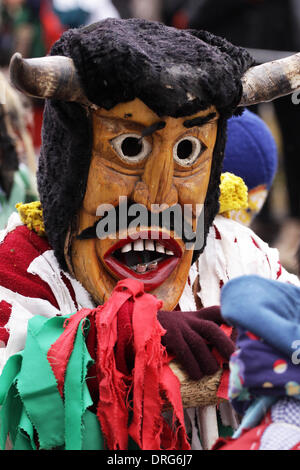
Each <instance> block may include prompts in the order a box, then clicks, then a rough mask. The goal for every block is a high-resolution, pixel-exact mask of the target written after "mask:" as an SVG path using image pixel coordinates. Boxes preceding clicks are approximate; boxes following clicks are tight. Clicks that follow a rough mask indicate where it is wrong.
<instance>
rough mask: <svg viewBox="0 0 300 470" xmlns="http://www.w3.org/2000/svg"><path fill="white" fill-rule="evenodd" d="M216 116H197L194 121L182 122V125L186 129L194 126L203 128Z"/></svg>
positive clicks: (214, 114) (213, 114) (212, 114)
mask: <svg viewBox="0 0 300 470" xmlns="http://www.w3.org/2000/svg"><path fill="white" fill-rule="evenodd" d="M216 115H217V114H216V113H210V114H207V116H199V117H196V118H194V119H188V120H187V121H184V123H183V125H184V127H187V128H188V129H189V128H190V127H194V126H204V124H207V123H208V122H209V121H211V120H212V119H213V118H215V117H216Z"/></svg>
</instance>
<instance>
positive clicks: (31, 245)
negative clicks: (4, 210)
mask: <svg viewBox="0 0 300 470" xmlns="http://www.w3.org/2000/svg"><path fill="white" fill-rule="evenodd" d="M49 250H51V247H50V245H49V243H48V240H47V238H46V237H40V236H38V235H37V234H36V233H35V232H34V231H32V230H29V229H28V228H27V227H26V226H25V225H23V224H21V222H20V223H19V220H18V215H17V214H14V215H13V217H12V218H10V225H9V226H8V228H7V229H6V230H5V231H2V233H1V243H0V286H1V287H2V288H3V287H4V288H5V289H8V290H11V291H12V292H17V293H18V294H20V295H23V296H26V297H35V298H37V297H39V298H41V299H45V300H47V301H49V302H50V303H51V304H52V305H54V306H55V307H56V308H58V304H57V302H56V299H55V297H54V295H53V293H52V291H51V289H50V288H49V285H47V284H46V283H45V282H44V281H43V280H42V279H41V278H40V276H37V275H35V274H34V273H33V272H31V269H30V266H31V264H32V263H33V262H34V260H36V259H37V258H39V257H40V256H42V255H43V254H44V253H45V252H46V251H49Z"/></svg>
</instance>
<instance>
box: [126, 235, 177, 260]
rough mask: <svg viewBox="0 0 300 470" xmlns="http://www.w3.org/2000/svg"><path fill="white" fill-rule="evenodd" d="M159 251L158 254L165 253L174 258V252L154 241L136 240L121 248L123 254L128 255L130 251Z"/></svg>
mask: <svg viewBox="0 0 300 470" xmlns="http://www.w3.org/2000/svg"><path fill="white" fill-rule="evenodd" d="M131 250H134V251H144V250H147V251H157V252H158V253H165V254H166V255H170V256H173V255H174V252H173V251H172V250H166V249H165V247H164V246H163V245H161V244H160V243H159V242H154V241H153V240H145V241H144V240H141V239H139V240H136V241H135V242H134V243H127V245H124V246H123V247H122V248H121V253H128V251H131Z"/></svg>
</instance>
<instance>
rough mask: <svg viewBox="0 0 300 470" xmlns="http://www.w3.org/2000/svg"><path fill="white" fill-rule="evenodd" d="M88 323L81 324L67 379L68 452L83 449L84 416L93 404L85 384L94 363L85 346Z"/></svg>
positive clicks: (66, 440) (66, 437) (66, 431)
mask: <svg viewBox="0 0 300 470" xmlns="http://www.w3.org/2000/svg"><path fill="white" fill-rule="evenodd" d="M87 323H88V320H82V321H81V322H80V324H79V327H78V330H77V334H76V338H75V341H74V347H73V351H72V354H71V357H70V360H69V363H68V367H67V371H66V377H65V386H64V396H65V448H66V450H81V449H82V431H83V423H82V420H83V415H84V412H85V410H86V409H87V408H88V407H89V406H91V405H92V404H93V402H92V400H91V397H90V394H89V393H86V389H87V388H88V387H87V385H86V382H85V378H86V374H87V370H88V367H89V366H90V365H92V363H93V361H92V358H91V356H90V355H89V353H88V350H87V347H86V344H85V337H84V325H86V324H87Z"/></svg>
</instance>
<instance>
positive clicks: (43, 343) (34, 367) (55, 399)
mask: <svg viewBox="0 0 300 470" xmlns="http://www.w3.org/2000/svg"><path fill="white" fill-rule="evenodd" d="M61 318H62V317H54V318H53V319H50V320H47V319H44V318H43V317H39V316H35V317H33V318H32V319H31V320H30V321H29V323H28V332H27V341H26V347H25V349H24V351H23V361H22V368H21V372H20V374H19V376H18V381H17V389H18V391H19V394H20V397H21V399H22V402H23V404H24V407H25V409H26V412H27V414H28V416H29V419H30V421H31V422H32V424H33V426H34V428H35V429H36V431H37V433H38V436H39V445H40V449H51V448H53V447H57V446H61V445H63V443H64V406H63V401H62V398H61V396H60V394H59V392H58V389H57V383H56V380H55V377H54V375H53V372H52V369H51V367H50V364H49V362H48V360H47V351H48V349H49V347H50V345H51V344H49V340H50V343H51V341H52V340H53V339H54V337H55V336H56V334H57V333H59V329H58V328H55V327H56V326H57V323H59V322H58V321H57V320H61ZM42 320H44V321H42ZM51 320H54V321H53V322H52V321H51ZM60 323H62V322H60ZM47 333H48V334H47ZM55 333H56V334H55ZM57 336H58V334H57Z"/></svg>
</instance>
